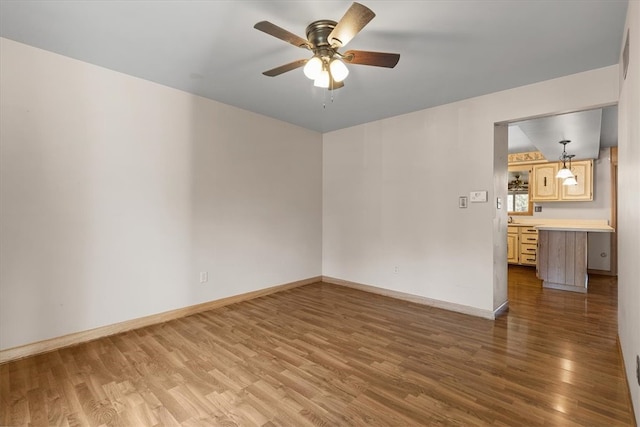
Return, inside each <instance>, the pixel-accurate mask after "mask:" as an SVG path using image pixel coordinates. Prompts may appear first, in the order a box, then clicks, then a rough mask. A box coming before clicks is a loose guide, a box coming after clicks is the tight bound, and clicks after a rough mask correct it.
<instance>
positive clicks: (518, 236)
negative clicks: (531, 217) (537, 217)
mask: <svg viewBox="0 0 640 427" xmlns="http://www.w3.org/2000/svg"><path fill="white" fill-rule="evenodd" d="M537 249H538V231H537V230H536V229H535V228H533V227H531V226H515V225H510V226H509V227H508V229H507V262H508V263H509V264H520V265H533V266H535V265H536V259H537V258H536V257H537Z"/></svg>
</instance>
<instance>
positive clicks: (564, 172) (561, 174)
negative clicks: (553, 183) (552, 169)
mask: <svg viewBox="0 0 640 427" xmlns="http://www.w3.org/2000/svg"><path fill="white" fill-rule="evenodd" d="M570 177H573V174H572V173H571V171H570V170H569V168H568V167H566V166H563V167H562V169H560V170H559V171H558V174H557V175H556V178H560V179H567V178H570Z"/></svg>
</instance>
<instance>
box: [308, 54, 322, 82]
mask: <svg viewBox="0 0 640 427" xmlns="http://www.w3.org/2000/svg"><path fill="white" fill-rule="evenodd" d="M303 71H304V75H305V76H307V78H309V79H311V80H315V79H317V78H318V76H319V75H320V73H321V72H322V59H320V58H318V57H317V56H314V57H313V58H311V59H310V60H308V61H307V64H306V65H305V66H304V68H303Z"/></svg>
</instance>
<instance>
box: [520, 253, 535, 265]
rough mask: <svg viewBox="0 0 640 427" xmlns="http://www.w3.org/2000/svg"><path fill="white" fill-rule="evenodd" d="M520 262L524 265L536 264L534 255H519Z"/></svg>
mask: <svg viewBox="0 0 640 427" xmlns="http://www.w3.org/2000/svg"><path fill="white" fill-rule="evenodd" d="M520 264H524V265H536V255H535V254H531V255H524V254H523V255H520Z"/></svg>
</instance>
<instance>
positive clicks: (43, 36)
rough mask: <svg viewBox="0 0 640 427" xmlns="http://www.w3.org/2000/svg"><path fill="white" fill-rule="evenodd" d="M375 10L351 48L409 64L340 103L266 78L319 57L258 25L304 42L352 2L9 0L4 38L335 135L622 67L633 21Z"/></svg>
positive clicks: (536, 10)
mask: <svg viewBox="0 0 640 427" xmlns="http://www.w3.org/2000/svg"><path fill="white" fill-rule="evenodd" d="M363 3H364V4H365V5H366V6H368V7H369V8H371V9H372V10H373V11H374V12H375V13H376V15H377V16H376V17H375V18H374V19H373V20H372V21H371V22H370V23H369V24H368V25H367V26H366V27H365V28H364V29H363V31H362V32H361V33H360V34H358V35H357V36H356V37H355V38H354V39H353V40H352V41H351V42H350V43H349V44H348V46H347V47H348V49H362V50H375V51H383V52H397V53H400V54H401V57H400V62H399V63H398V65H397V66H396V68H395V69H386V68H378V67H368V66H362V65H351V66H350V70H351V74H350V75H349V77H348V79H347V80H346V81H345V87H344V88H342V89H339V90H336V91H334V92H333V95H334V99H333V102H332V100H331V95H330V94H328V93H327V91H324V90H321V89H317V88H314V87H313V85H312V84H311V82H310V81H309V80H307V79H306V78H305V77H304V75H303V73H302V70H301V69H298V70H294V71H290V72H288V73H285V74H283V75H280V76H278V77H266V76H263V75H262V74H261V73H262V71H265V70H268V69H271V68H274V67H276V66H279V65H282V64H285V63H288V62H291V61H294V60H297V59H303V58H308V57H310V54H309V52H308V51H306V50H303V49H298V48H296V47H294V46H292V45H289V44H287V43H285V42H283V41H281V40H278V39H276V38H274V37H270V36H268V35H267V34H264V33H261V32H259V31H257V30H255V29H253V25H254V24H255V23H256V22H258V21H262V20H268V21H271V22H272V23H274V24H276V25H278V26H281V27H283V28H285V29H287V30H289V31H291V32H293V33H295V34H297V35H300V36H302V37H304V31H305V27H306V26H307V25H308V24H309V23H310V22H312V21H314V20H317V19H333V20H339V19H340V18H341V17H342V15H343V14H344V12H345V11H346V10H347V9H348V8H349V6H350V4H351V2H350V1H242V0H236V1H186V0H185V1H169V0H165V1H100V0H93V1H79V0H78V1H57V0H47V1H30V0H19V1H7V0H2V1H0V35H1V36H2V37H6V38H9V39H12V40H15V41H18V42H22V43H26V44H29V45H32V46H36V47H40V48H43V49H46V50H49V51H53V52H57V53H60V54H63V55H66V56H69V57H72V58H76V59H80V60H82V61H86V62H89V63H93V64H97V65H100V66H103V67H106V68H109V69H112V70H116V71H120V72H123V73H126V74H130V75H133V76H137V77H140V78H143V79H147V80H151V81H154V82H158V83H161V84H164V85H167V86H170V87H174V88H177V89H181V90H185V91H188V92H192V93H195V94H198V95H201V96H203V97H207V98H210V99H214V100H217V101H220V102H223V103H226V104H230V105H234V106H237V107H240V108H243V109H246V110H250V111H254V112H257V113H261V114H264V115H267V116H271V117H274V118H277V119H280V120H284V121H286V122H290V123H294V124H297V125H299V126H303V127H306V128H309V129H312V130H316V131H320V132H327V131H331V130H335V129H340V128H344V127H348V126H352V125H356V124H360V123H365V122H369V121H373V120H376V119H381V118H385V117H390V116H395V115H398V114H403V113H407V112H411V111H416V110H420V109H424V108H428V107H432V106H436V105H441V104H445V103H449V102H452V101H456V100H460V99H465V98H469V97H473V96H477V95H482V94H487V93H491V92H495V91H498V90H503V89H508V88H512V87H517V86H521V85H525V84H529V83H533V82H538V81H543V80H547V79H550V78H554V77H559V76H563V75H568V74H572V73H577V72H581V71H585V70H590V69H595V68H600V67H604V66H608V65H612V64H616V63H618V58H619V50H620V45H621V39H622V32H623V27H624V20H625V14H626V9H627V0H588V1H587V0H584V1H577V0H574V1H569V0H556V1H543V0H476V1H473V0H460V1H456V0H442V1H438V0H432V1H400V0H396V1H372V0H369V1H367V0H363ZM556 142H557V141H556ZM556 145H557V144H556Z"/></svg>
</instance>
